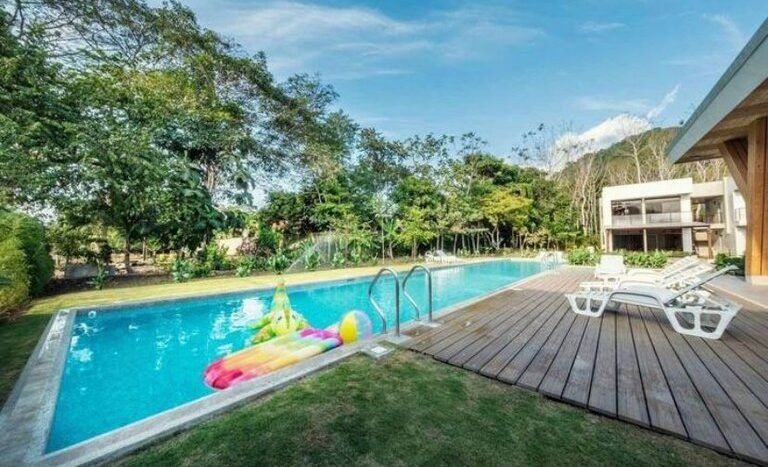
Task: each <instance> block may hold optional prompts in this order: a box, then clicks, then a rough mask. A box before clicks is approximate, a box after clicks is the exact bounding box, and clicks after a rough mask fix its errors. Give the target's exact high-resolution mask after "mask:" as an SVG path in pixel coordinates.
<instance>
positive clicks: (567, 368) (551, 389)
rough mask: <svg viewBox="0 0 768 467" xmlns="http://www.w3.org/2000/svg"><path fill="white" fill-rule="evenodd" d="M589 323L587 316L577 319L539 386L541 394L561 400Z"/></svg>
mask: <svg viewBox="0 0 768 467" xmlns="http://www.w3.org/2000/svg"><path fill="white" fill-rule="evenodd" d="M589 321H590V319H589V318H587V317H586V316H581V315H579V316H577V317H576V319H575V320H574V322H573V325H572V326H571V329H569V330H568V334H566V336H565V340H563V345H561V346H560V351H559V352H558V353H557V355H556V356H555V359H554V360H553V361H552V364H551V365H550V366H549V370H547V374H546V375H544V379H543V380H542V381H541V385H539V392H541V393H542V394H544V395H546V396H549V397H554V398H557V399H560V398H561V396H562V395H563V390H565V385H566V384H567V383H568V375H570V374H571V367H572V366H573V360H574V359H575V358H576V352H577V351H578V349H579V344H581V339H582V337H583V336H584V331H585V330H586V328H587V323H588V322H589Z"/></svg>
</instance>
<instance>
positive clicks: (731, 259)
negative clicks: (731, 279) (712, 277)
mask: <svg viewBox="0 0 768 467" xmlns="http://www.w3.org/2000/svg"><path fill="white" fill-rule="evenodd" d="M728 266H736V267H737V268H738V269H737V270H736V271H733V273H734V274H736V275H738V276H743V275H744V257H743V256H729V255H727V254H725V253H718V254H717V255H716V256H715V267H716V268H717V269H723V268H725V267H728Z"/></svg>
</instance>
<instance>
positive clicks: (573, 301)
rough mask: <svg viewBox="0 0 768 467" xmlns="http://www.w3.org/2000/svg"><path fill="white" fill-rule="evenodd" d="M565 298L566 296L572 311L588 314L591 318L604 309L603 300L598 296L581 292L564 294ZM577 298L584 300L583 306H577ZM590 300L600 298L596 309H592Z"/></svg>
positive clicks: (600, 313) (601, 312) (599, 314)
mask: <svg viewBox="0 0 768 467" xmlns="http://www.w3.org/2000/svg"><path fill="white" fill-rule="evenodd" d="M565 296H566V298H568V302H569V303H570V305H571V310H573V312H574V313H576V314H579V315H584V316H589V317H591V318H597V317H600V316H602V314H603V311H605V305H606V303H605V300H602V299H600V298H593V297H592V296H590V295H586V296H585V295H581V294H566V295H565ZM578 299H582V300H584V306H581V307H580V306H579V303H578V301H577V300H578ZM592 300H600V301H601V303H600V306H599V307H598V308H597V310H594V309H593V308H592Z"/></svg>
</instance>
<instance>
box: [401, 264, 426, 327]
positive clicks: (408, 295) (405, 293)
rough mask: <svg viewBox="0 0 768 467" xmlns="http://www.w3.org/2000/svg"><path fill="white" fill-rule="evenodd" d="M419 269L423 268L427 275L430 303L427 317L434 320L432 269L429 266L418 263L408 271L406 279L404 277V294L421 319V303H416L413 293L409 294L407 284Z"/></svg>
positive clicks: (418, 318) (417, 318)
mask: <svg viewBox="0 0 768 467" xmlns="http://www.w3.org/2000/svg"><path fill="white" fill-rule="evenodd" d="M419 269H421V270H423V271H424V273H425V274H426V275H427V300H428V304H429V308H428V315H427V319H428V320H429V322H432V271H430V270H429V268H428V267H426V266H424V265H423V264H417V265H415V266H413V267H412V268H411V270H410V271H408V274H406V276H405V279H403V296H405V299H406V300H408V302H410V304H411V306H412V307H413V309H414V310H416V320H417V321H419V320H421V309H419V305H417V304H416V300H414V299H413V297H411V294H409V293H408V290H407V289H406V286H407V285H408V279H410V278H411V276H412V275H413V273H414V272H416V271H417V270H419ZM398 321H399V320H398Z"/></svg>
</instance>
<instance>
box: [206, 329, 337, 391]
mask: <svg viewBox="0 0 768 467" xmlns="http://www.w3.org/2000/svg"><path fill="white" fill-rule="evenodd" d="M341 344H342V342H341V338H340V337H339V335H338V334H337V333H335V332H332V331H328V330H325V329H304V330H302V331H298V332H294V333H291V334H287V335H285V336H281V337H277V338H275V339H272V340H270V341H268V342H264V343H262V344H258V345H254V346H253V347H249V348H247V349H245V350H241V351H239V352H235V353H233V354H231V355H227V356H226V357H224V358H222V359H220V360H217V361H215V362H213V363H212V364H210V365H209V366H208V368H206V369H205V374H204V375H205V382H206V384H208V385H209V386H211V387H213V388H214V389H226V388H228V387H230V386H232V385H233V384H236V383H240V382H242V381H247V380H249V379H253V378H256V377H259V376H263V375H265V374H267V373H271V372H273V371H275V370H279V369H280V368H283V367H286V366H288V365H292V364H294V363H297V362H299V361H301V360H304V359H307V358H309V357H312V356H314V355H318V354H321V353H323V352H326V351H328V350H331V349H334V348H336V347H338V346H340V345H341Z"/></svg>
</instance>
